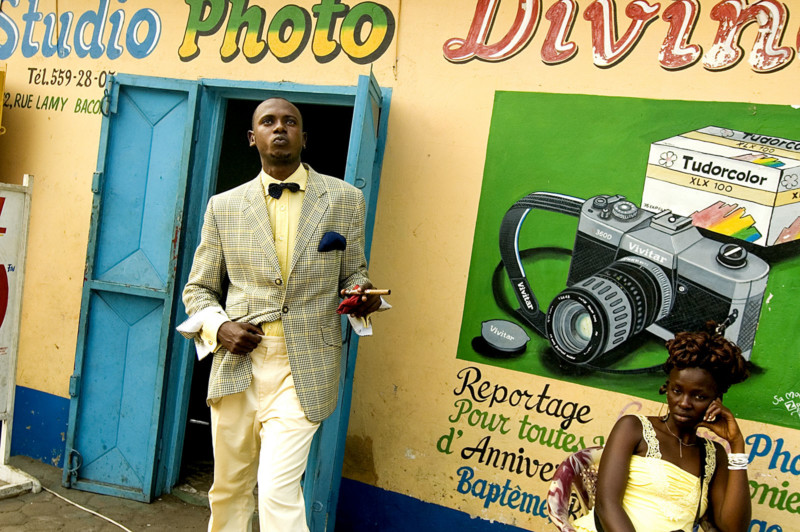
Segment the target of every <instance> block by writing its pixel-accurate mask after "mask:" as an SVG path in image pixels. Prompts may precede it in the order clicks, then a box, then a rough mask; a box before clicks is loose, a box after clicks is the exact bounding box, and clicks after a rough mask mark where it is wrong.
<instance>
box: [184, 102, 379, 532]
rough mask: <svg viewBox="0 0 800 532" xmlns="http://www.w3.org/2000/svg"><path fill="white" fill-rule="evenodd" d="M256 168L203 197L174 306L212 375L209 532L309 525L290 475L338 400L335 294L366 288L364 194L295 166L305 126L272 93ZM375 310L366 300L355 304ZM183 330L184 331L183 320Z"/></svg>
mask: <svg viewBox="0 0 800 532" xmlns="http://www.w3.org/2000/svg"><path fill="white" fill-rule="evenodd" d="M252 127H253V129H252V130H251V131H249V132H248V139H249V141H250V145H251V146H254V147H256V148H257V150H258V153H259V156H260V158H261V166H262V172H261V173H260V174H259V175H258V177H256V178H255V179H254V180H252V181H249V182H247V183H245V184H244V185H241V186H239V187H237V188H234V189H232V190H229V191H227V192H224V193H222V194H219V195H216V196H214V197H212V198H211V200H210V201H209V203H208V208H207V210H206V214H205V219H204V222H203V229H202V234H201V240H200V245H199V246H198V248H197V251H196V253H195V256H194V262H193V264H192V271H191V273H190V275H189V281H188V283H187V284H186V287H185V289H184V292H183V301H184V304H185V306H186V311H187V313H188V314H189V316H190V318H189V320H187V322H186V323H189V322H192V323H193V324H194V325H193V326H190V327H189V330H190V331H191V333H190V334H189V335H188V336H191V337H193V338H194V339H195V343H196V345H197V348H198V355H199V356H201V357H202V356H204V355H205V354H207V353H212V352H213V353H214V358H213V364H212V368H211V376H210V379H209V384H208V403H209V405H210V407H211V426H212V441H213V444H214V484H213V486H212V487H211V490H210V491H209V504H210V506H211V520H210V522H209V531H222V530H225V531H227V530H230V531H236V532H242V531H244V530H247V531H249V530H250V520H251V518H252V515H253V509H254V500H253V495H252V494H253V488H254V487H255V484H256V481H257V482H258V511H259V522H260V526H261V530H262V531H265V530H270V531H278V532H293V531H300V530H308V528H307V525H306V519H305V505H304V501H303V497H302V493H301V490H300V479H301V477H302V474H303V472H304V470H305V466H306V462H307V459H308V452H309V448H310V445H311V440H312V438H313V435H314V432H315V431H316V429H317V427H318V426H319V423H320V422H321V421H322V420H323V419H325V418H326V417H327V416H329V415H330V414H331V413H332V412H333V410H334V408H335V407H336V399H337V395H338V382H339V374H340V367H339V366H340V356H341V349H342V337H341V326H340V320H339V316H338V314H337V313H336V309H337V306H338V304H339V292H340V290H341V289H352V288H353V287H355V286H356V285H358V286H359V287H360V288H362V289H366V288H369V287H371V286H372V284H371V283H370V281H369V279H368V277H367V266H366V260H365V257H364V215H365V202H364V196H363V194H362V193H361V191H359V190H358V189H356V188H355V187H353V186H351V185H349V184H347V183H345V182H344V181H342V180H340V179H336V178H333V177H329V176H324V175H321V174H318V173H317V172H315V171H314V170H313V169H312V168H310V167H309V166H307V165H304V164H302V163H301V161H300V153H301V151H302V149H303V148H304V147H305V143H306V133H305V132H304V131H303V122H302V116H301V115H300V112H299V111H298V109H297V108H296V107H295V106H294V105H292V104H291V103H290V102H288V101H286V100H284V99H282V98H272V99H269V100H265V101H264V102H262V103H261V104H260V105H259V106H258V107H257V109H256V111H255V112H254V114H253V126H252ZM379 306H380V298H379V297H378V296H364V297H363V298H362V301H361V303H360V304H359V305H358V306H357V308H356V310H355V311H353V314H355V315H366V314H368V313H370V312H372V311H374V310H376V309H377V308H378V307H379ZM182 327H183V326H182Z"/></svg>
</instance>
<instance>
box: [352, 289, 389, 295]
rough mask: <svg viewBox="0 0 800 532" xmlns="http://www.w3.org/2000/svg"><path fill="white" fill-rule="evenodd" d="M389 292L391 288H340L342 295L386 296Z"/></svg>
mask: <svg viewBox="0 0 800 532" xmlns="http://www.w3.org/2000/svg"><path fill="white" fill-rule="evenodd" d="M391 293H392V291H391V290H387V289H380V288H367V289H366V290H361V289H360V288H357V289H355V290H342V295H343V296H371V295H376V296H388V295H391Z"/></svg>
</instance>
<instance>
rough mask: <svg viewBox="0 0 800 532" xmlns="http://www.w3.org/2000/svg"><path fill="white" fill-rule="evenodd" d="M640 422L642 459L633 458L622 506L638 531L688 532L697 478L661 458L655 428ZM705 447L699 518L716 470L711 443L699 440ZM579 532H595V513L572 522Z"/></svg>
mask: <svg viewBox="0 0 800 532" xmlns="http://www.w3.org/2000/svg"><path fill="white" fill-rule="evenodd" d="M637 417H638V418H639V419H640V420H641V422H642V431H643V435H644V440H645V442H646V443H647V454H646V455H645V456H636V455H634V456H632V457H631V463H630V468H629V473H628V484H627V486H626V487H625V494H624V496H623V498H622V507H623V509H624V510H625V513H627V514H628V517H629V518H630V520H631V522H632V523H633V527H634V528H635V529H636V531H637V532H672V531H674V530H685V531H687V532H690V531H691V530H692V526H694V519H695V514H696V513H697V500H698V498H699V497H700V478H699V477H696V476H694V475H692V474H691V473H688V472H686V471H684V470H683V469H681V468H680V467H678V466H676V465H675V464H672V463H670V462H667V461H665V460H662V459H661V450H660V448H659V445H658V439H657V438H656V433H655V429H654V428H653V424H652V423H650V420H649V419H647V418H646V417H645V416H637ZM701 441H703V442H704V444H705V446H706V471H705V477H704V479H703V490H702V497H703V498H702V501H701V502H700V515H703V514H704V513H705V511H706V508H707V507H708V486H709V482H710V480H711V477H712V476H713V475H714V469H715V467H716V463H717V460H716V452H715V450H714V444H713V443H712V442H711V441H709V440H707V439H704V438H701ZM573 526H574V527H575V528H576V529H577V530H578V532H597V529H596V528H595V526H594V510H592V511H591V512H589V514H587V515H585V516H583V517H581V518H580V519H578V520H576V521H575V522H574V523H573Z"/></svg>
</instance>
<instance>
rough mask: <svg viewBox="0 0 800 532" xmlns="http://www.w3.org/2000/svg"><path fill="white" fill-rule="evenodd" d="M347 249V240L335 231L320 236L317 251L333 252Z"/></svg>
mask: <svg viewBox="0 0 800 532" xmlns="http://www.w3.org/2000/svg"><path fill="white" fill-rule="evenodd" d="M345 247H347V239H346V238H345V237H343V236H342V235H340V234H339V233H337V232H336V231H328V232H327V233H325V234H324V235H322V240H320V241H319V247H317V251H319V252H325V251H333V250H334V249H344V248H345Z"/></svg>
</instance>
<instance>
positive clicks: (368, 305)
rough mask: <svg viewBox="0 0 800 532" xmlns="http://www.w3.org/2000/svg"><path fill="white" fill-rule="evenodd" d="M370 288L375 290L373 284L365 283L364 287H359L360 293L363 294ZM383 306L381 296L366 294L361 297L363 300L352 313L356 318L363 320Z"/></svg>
mask: <svg viewBox="0 0 800 532" xmlns="http://www.w3.org/2000/svg"><path fill="white" fill-rule="evenodd" d="M368 288H374V286H373V285H372V283H370V282H369V281H367V282H365V283H364V284H363V285H361V286H359V288H358V291H359V292H362V293H363V291H364V290H367V289H368ZM380 306H381V296H379V295H377V294H364V295H362V296H361V300H360V301H359V303H358V306H357V307H356V308H354V309H353V310H352V312H350V314H352V315H353V316H355V317H356V318H362V317H364V316H366V315H367V314H371V313H373V312H375V311H376V310H378V309H379V308H380Z"/></svg>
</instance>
